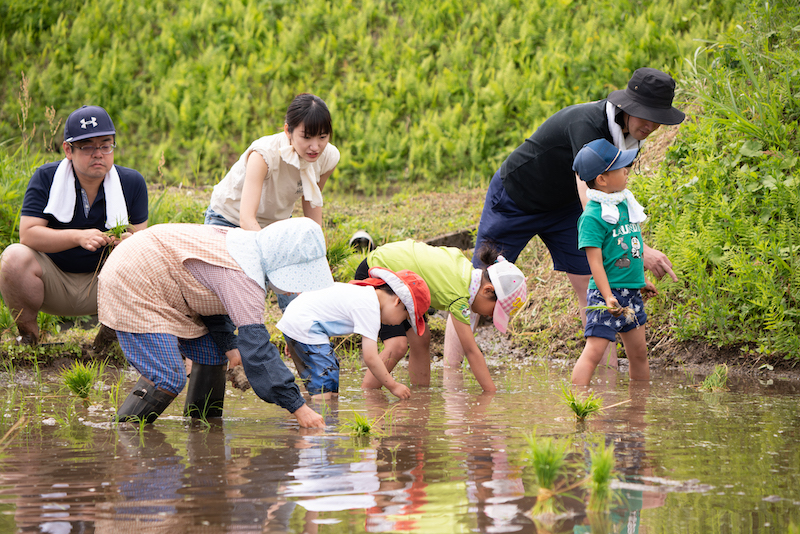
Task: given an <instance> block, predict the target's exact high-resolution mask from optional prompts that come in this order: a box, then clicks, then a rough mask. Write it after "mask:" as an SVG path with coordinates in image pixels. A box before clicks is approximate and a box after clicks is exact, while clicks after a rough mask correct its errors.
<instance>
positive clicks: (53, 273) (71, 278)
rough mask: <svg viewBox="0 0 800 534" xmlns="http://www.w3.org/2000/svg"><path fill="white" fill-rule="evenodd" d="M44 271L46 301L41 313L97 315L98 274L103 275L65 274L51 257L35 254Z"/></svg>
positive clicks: (70, 315) (39, 253)
mask: <svg viewBox="0 0 800 534" xmlns="http://www.w3.org/2000/svg"><path fill="white" fill-rule="evenodd" d="M33 253H34V254H35V256H36V261H38V262H39V266H40V267H41V268H42V281H43V282H44V302H43V303H42V308H41V311H43V312H45V313H49V314H50V315H65V316H67V317H72V316H76V315H96V314H97V275H98V274H99V273H65V272H64V271H62V270H61V269H59V268H58V267H56V264H55V263H53V260H51V259H50V256H48V255H47V254H45V253H43V252H38V251H36V250H34V251H33Z"/></svg>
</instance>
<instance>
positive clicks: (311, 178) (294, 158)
mask: <svg viewBox="0 0 800 534" xmlns="http://www.w3.org/2000/svg"><path fill="white" fill-rule="evenodd" d="M280 153H281V159H282V160H283V161H285V162H286V163H287V164H288V165H291V166H292V167H295V168H297V169H299V170H300V183H302V184H303V199H305V200H307V201H308V202H310V203H311V207H312V208H319V207H320V206H322V191H321V190H320V188H319V185H318V184H317V182H318V181H319V176H318V175H317V169H316V167H315V166H314V164H313V163H309V162H308V161H306V160H304V159H302V158H301V157H300V155H299V154H298V153H297V152H295V150H294V147H293V146H292V145H285V146H282V147H281V148H280Z"/></svg>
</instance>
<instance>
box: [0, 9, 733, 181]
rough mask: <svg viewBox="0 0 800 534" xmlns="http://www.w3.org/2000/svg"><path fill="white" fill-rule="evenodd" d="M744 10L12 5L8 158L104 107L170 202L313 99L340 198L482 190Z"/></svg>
mask: <svg viewBox="0 0 800 534" xmlns="http://www.w3.org/2000/svg"><path fill="white" fill-rule="evenodd" d="M739 9H740V3H739V2H737V1H735V0H709V1H707V2H704V3H702V4H698V3H697V2H695V1H693V0H652V1H648V2H641V1H637V0H622V1H611V0H599V1H595V2H590V3H587V2H570V1H563V0H535V1H526V2H519V1H517V0H443V1H440V2H424V1H420V0H408V1H402V2H396V1H389V0H354V1H344V0H333V1H331V0H308V1H305V2H283V1H264V2H253V1H250V0H243V1H238V0H236V1H232V2H231V1H222V0H206V1H203V2H197V1H194V0H169V1H166V2H165V1H161V0H142V1H139V2H119V1H117V0H86V1H83V0H82V1H77V0H48V1H44V0H5V1H4V2H3V3H2V5H0V43H1V44H0V72H4V73H7V75H6V76H5V77H3V78H2V79H0V142H9V143H10V144H11V145H12V146H17V145H18V144H19V143H20V142H21V141H23V140H26V142H29V143H30V144H31V145H32V146H33V147H34V149H35V150H46V149H48V148H54V147H56V146H57V145H59V144H60V143H59V137H60V135H59V134H60V126H61V125H63V120H64V119H65V118H66V117H67V115H68V113H69V112H70V111H72V110H73V109H75V108H76V107H78V106H79V105H81V104H83V103H96V104H101V105H103V106H104V107H105V108H106V109H107V110H108V111H109V113H110V114H111V116H112V117H113V119H114V122H115V124H116V126H117V130H118V132H119V136H118V144H119V147H120V149H119V150H118V156H120V159H121V160H122V161H121V163H122V164H123V165H125V164H127V165H128V166H131V167H134V168H136V169H138V170H139V171H140V172H142V174H143V175H144V176H145V177H146V178H147V179H148V180H149V181H151V182H152V181H154V180H155V179H156V177H157V176H158V169H159V168H161V170H162V171H163V176H162V177H161V178H160V180H163V182H162V183H165V184H166V185H177V184H183V185H195V186H197V185H204V184H213V183H215V182H217V181H218V180H219V179H220V178H221V177H222V176H223V175H224V173H225V172H226V171H227V169H228V168H229V167H230V165H231V164H232V163H233V162H234V161H235V160H236V158H237V157H238V156H239V154H241V152H242V151H243V150H244V149H245V148H246V147H247V146H248V145H249V144H250V142H251V141H252V140H254V139H256V138H258V137H261V136H263V135H267V134H272V133H275V132H277V131H280V130H282V129H283V116H284V114H285V112H286V107H287V106H288V104H289V102H290V101H291V99H292V97H293V96H294V95H295V94H297V93H300V92H304V91H309V92H313V93H316V94H318V95H320V96H321V97H322V98H323V99H325V101H326V102H327V103H328V105H329V107H330V109H331V112H332V116H333V127H334V136H333V142H334V143H335V144H336V145H337V146H338V147H339V149H340V150H341V154H342V160H341V163H340V165H339V169H338V171H337V175H336V179H335V180H332V181H331V182H330V185H329V186H328V187H329V189H341V190H342V191H350V190H352V189H354V188H355V189H356V190H358V191H360V192H363V193H372V192H374V191H382V190H384V189H385V188H387V187H389V188H396V187H398V186H402V187H405V186H406V185H407V184H413V185H414V187H424V188H427V189H432V188H438V187H442V186H448V185H450V184H454V183H455V184H459V185H460V186H461V187H475V186H479V185H482V184H484V183H485V182H486V180H488V178H489V177H490V176H491V175H492V173H493V172H494V171H495V170H496V168H497V166H498V165H499V164H500V162H501V161H502V160H503V159H504V158H505V157H506V155H507V153H508V152H509V151H510V150H511V149H513V148H514V147H516V146H517V145H518V144H519V143H520V142H521V140H522V139H523V138H524V137H525V136H527V135H528V134H529V133H530V130H531V128H532V127H533V126H535V125H536V124H538V123H541V122H542V121H543V120H544V119H545V118H546V117H548V116H549V115H551V114H552V113H553V112H555V111H557V110H558V109H560V108H562V107H564V106H566V105H569V104H573V103H576V102H585V101H589V100H595V99H600V98H604V97H605V96H606V95H607V94H608V93H609V91H611V90H613V89H617V88H620V87H624V85H625V83H626V82H627V80H628V78H629V77H630V75H631V73H632V72H633V71H634V70H635V69H636V68H638V67H641V66H650V67H655V68H662V69H667V70H674V69H675V68H676V67H677V66H678V65H679V63H680V61H681V58H682V57H683V56H685V55H687V54H690V53H691V51H692V50H693V49H694V48H695V47H696V46H697V43H696V41H695V40H696V39H714V38H716V37H717V36H718V35H719V34H720V33H722V32H724V31H725V30H726V29H727V28H728V27H729V25H730V24H731V20H732V19H733V17H734V13H735V12H736V11H737V10H739ZM23 74H24V79H23ZM24 80H27V81H26V82H25V83H24V85H25V87H26V91H27V94H28V99H27V102H28V104H29V105H30V109H29V110H28V111H27V112H26V111H25V110H24V103H20V101H19V99H18V98H17V95H18V93H19V90H20V86H21V84H23V81H24ZM34 126H35V127H36V128H35V129H34ZM162 161H163V163H161V162H162ZM126 162H127V163H126Z"/></svg>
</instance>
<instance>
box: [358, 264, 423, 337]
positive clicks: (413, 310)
mask: <svg viewBox="0 0 800 534" xmlns="http://www.w3.org/2000/svg"><path fill="white" fill-rule="evenodd" d="M369 276H370V278H367V279H365V280H353V281H351V282H350V283H351V284H355V285H359V286H374V287H380V286H382V285H383V284H389V287H391V288H392V291H394V294H395V295H397V296H398V297H399V298H400V301H401V302H402V303H403V305H404V306H405V307H406V310H408V315H409V317H411V318H412V320H411V328H413V329H414V333H415V334H417V335H418V336H419V335H422V334H424V333H425V312H427V311H428V308H430V307H431V291H430V289H428V284H426V283H425V280H423V279H422V278H421V277H420V276H419V275H418V274H417V273H415V272H413V271H409V270H405V269H404V270H402V271H397V272H396V273H395V272H393V271H390V270H389V269H386V268H385V267H373V268H372V269H370V270H369Z"/></svg>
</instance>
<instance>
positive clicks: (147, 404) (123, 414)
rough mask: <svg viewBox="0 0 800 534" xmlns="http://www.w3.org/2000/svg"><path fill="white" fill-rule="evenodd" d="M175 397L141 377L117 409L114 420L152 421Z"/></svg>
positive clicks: (119, 421) (118, 421)
mask: <svg viewBox="0 0 800 534" xmlns="http://www.w3.org/2000/svg"><path fill="white" fill-rule="evenodd" d="M174 399H175V397H174V396H173V395H170V394H169V393H167V392H166V391H164V390H162V389H156V387H155V386H154V385H153V384H151V383H150V382H148V381H147V380H145V378H144V377H140V378H139V381H138V382H136V385H135V386H134V388H133V391H131V392H130V393H129V394H128V396H127V397H126V398H125V401H124V402H123V403H122V406H120V407H119V410H117V415H116V417H115V418H114V420H115V421H116V422H117V423H121V422H124V421H129V422H134V423H135V422H139V421H144V422H146V423H152V422H153V421H155V420H156V419H157V418H158V416H159V415H161V414H162V413H163V412H164V410H166V409H167V406H169V405H170V404H171V403H172V401H173V400H174Z"/></svg>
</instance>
